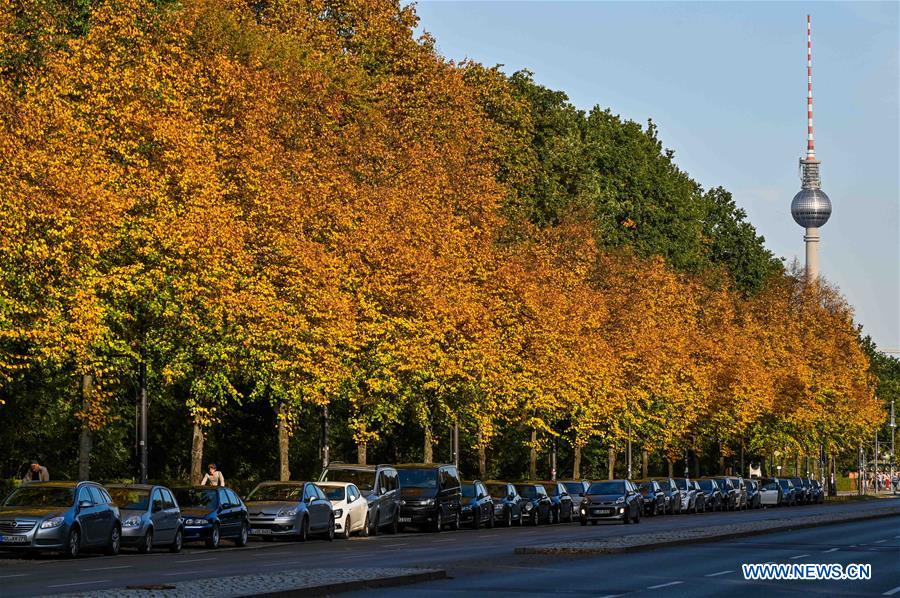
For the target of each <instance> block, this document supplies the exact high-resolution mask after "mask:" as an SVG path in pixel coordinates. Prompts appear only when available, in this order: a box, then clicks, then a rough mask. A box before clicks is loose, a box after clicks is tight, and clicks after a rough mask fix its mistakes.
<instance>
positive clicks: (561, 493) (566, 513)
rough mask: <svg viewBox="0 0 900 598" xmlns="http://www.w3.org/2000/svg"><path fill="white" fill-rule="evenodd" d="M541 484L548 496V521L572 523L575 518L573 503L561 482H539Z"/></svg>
mask: <svg viewBox="0 0 900 598" xmlns="http://www.w3.org/2000/svg"><path fill="white" fill-rule="evenodd" d="M541 484H542V485H543V486H544V490H546V491H547V496H549V497H550V503H551V509H550V517H551V519H550V522H551V523H572V521H573V520H574V518H575V505H574V502H573V501H572V497H571V496H569V492H568V491H567V490H566V487H565V486H563V484H562V482H541Z"/></svg>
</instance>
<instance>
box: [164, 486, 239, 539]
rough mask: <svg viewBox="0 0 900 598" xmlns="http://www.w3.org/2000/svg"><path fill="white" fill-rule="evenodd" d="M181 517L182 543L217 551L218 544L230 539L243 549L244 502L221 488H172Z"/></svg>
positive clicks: (231, 491) (231, 492)
mask: <svg viewBox="0 0 900 598" xmlns="http://www.w3.org/2000/svg"><path fill="white" fill-rule="evenodd" d="M172 493H173V494H175V500H177V501H178V505H179V506H180V507H181V516H182V517H183V518H184V541H185V542H204V543H206V547H207V548H218V547H219V541H220V540H222V539H223V538H224V539H230V540H233V541H234V544H235V546H246V545H247V539H248V537H249V536H250V518H249V515H248V513H247V507H246V505H244V501H242V500H241V499H240V497H239V496H238V495H237V494H236V493H235V492H234V491H233V490H232V489H231V488H226V487H224V486H218V487H216V486H182V487H180V488H172Z"/></svg>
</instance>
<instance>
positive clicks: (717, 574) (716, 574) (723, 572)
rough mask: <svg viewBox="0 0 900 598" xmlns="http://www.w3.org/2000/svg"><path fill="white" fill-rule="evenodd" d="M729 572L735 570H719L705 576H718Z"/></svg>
mask: <svg viewBox="0 0 900 598" xmlns="http://www.w3.org/2000/svg"><path fill="white" fill-rule="evenodd" d="M729 573H734V571H731V570H729V571H719V572H718V573H709V574H707V575H704V576H703V577H718V576H720V575H727V574H729Z"/></svg>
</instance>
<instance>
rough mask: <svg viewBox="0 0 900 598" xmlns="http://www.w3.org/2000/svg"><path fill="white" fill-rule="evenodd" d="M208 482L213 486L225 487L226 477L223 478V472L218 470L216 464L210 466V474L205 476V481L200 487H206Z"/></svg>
mask: <svg viewBox="0 0 900 598" xmlns="http://www.w3.org/2000/svg"><path fill="white" fill-rule="evenodd" d="M207 482H208V483H209V484H210V485H212V486H224V485H225V476H223V475H222V472H221V471H219V470H218V469H217V468H216V464H215V463H210V464H209V473H207V474H206V475H205V476H203V479H202V480H201V481H200V485H201V486H205V485H206V484H207Z"/></svg>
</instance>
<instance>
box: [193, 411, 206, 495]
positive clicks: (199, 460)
mask: <svg viewBox="0 0 900 598" xmlns="http://www.w3.org/2000/svg"><path fill="white" fill-rule="evenodd" d="M203 441H204V438H203V428H201V427H200V422H198V421H197V420H196V419H195V420H194V435H193V437H192V439H191V484H194V485H197V484H199V483H200V480H202V479H203V474H202V473H203Z"/></svg>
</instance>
